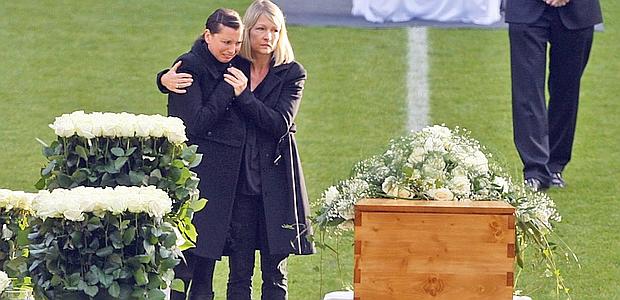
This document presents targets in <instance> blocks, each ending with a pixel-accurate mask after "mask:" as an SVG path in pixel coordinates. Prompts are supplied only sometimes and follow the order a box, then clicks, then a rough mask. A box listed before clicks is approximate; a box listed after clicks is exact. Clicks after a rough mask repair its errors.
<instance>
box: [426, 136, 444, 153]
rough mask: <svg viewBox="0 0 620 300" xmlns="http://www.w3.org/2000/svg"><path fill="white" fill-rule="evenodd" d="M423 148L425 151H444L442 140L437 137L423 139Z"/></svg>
mask: <svg viewBox="0 0 620 300" xmlns="http://www.w3.org/2000/svg"><path fill="white" fill-rule="evenodd" d="M424 150H425V151H426V152H439V153H445V152H446V149H445V148H444V142H443V141H442V140H441V139H440V138H438V137H432V136H431V137H429V138H427V139H426V141H424Z"/></svg>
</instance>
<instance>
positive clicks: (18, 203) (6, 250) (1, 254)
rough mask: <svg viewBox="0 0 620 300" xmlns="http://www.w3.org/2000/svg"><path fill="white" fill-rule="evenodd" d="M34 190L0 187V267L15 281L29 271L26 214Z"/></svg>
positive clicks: (18, 282)
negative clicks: (13, 189) (30, 191)
mask: <svg viewBox="0 0 620 300" xmlns="http://www.w3.org/2000/svg"><path fill="white" fill-rule="evenodd" d="M35 195H36V194H33V193H26V192H22V191H11V190H7V189H0V229H1V232H0V270H4V271H5V272H7V274H8V275H9V276H10V277H11V278H15V279H16V285H21V284H22V283H23V280H24V278H25V277H26V276H27V275H28V273H27V271H26V270H27V269H28V267H27V264H28V255H27V253H28V239H27V235H28V232H29V217H30V216H31V214H32V200H33V199H34V197H35Z"/></svg>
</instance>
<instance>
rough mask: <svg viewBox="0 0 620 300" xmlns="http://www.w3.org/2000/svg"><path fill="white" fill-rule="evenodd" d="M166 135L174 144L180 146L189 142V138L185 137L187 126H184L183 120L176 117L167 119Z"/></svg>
mask: <svg viewBox="0 0 620 300" xmlns="http://www.w3.org/2000/svg"><path fill="white" fill-rule="evenodd" d="M164 135H165V136H166V137H167V138H168V140H169V141H170V142H171V143H173V144H180V143H183V142H185V141H187V136H186V135H185V124H183V120H181V119H179V118H176V117H168V118H166V127H165V129H164Z"/></svg>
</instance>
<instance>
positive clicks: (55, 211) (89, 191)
mask: <svg viewBox="0 0 620 300" xmlns="http://www.w3.org/2000/svg"><path fill="white" fill-rule="evenodd" d="M33 210H34V212H35V215H36V216H37V217H39V218H42V219H46V218H61V217H62V218H65V219H67V220H71V221H82V220H84V217H85V215H84V213H87V212H92V213H95V214H96V215H103V214H104V212H110V213H112V214H120V213H123V212H125V211H129V212H133V213H147V214H149V215H150V216H152V217H157V218H161V217H163V216H164V215H166V214H167V213H170V212H171V211H172V200H171V199H170V197H169V196H168V194H167V193H166V192H165V191H162V190H159V189H157V188H155V187H154V186H148V187H126V186H118V187H116V188H114V189H112V188H94V187H77V188H74V189H72V190H65V189H55V190H53V191H52V192H48V191H39V193H38V194H37V195H36V196H35V198H34V200H33Z"/></svg>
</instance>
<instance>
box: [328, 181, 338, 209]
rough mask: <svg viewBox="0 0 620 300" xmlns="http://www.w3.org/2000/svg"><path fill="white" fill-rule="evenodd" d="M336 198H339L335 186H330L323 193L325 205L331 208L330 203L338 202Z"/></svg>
mask: <svg viewBox="0 0 620 300" xmlns="http://www.w3.org/2000/svg"><path fill="white" fill-rule="evenodd" d="M338 197H340V192H338V189H337V188H336V187H335V186H330V187H329V188H328V189H327V190H326V191H325V204H326V205H327V206H331V204H332V203H334V202H336V201H338Z"/></svg>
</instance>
